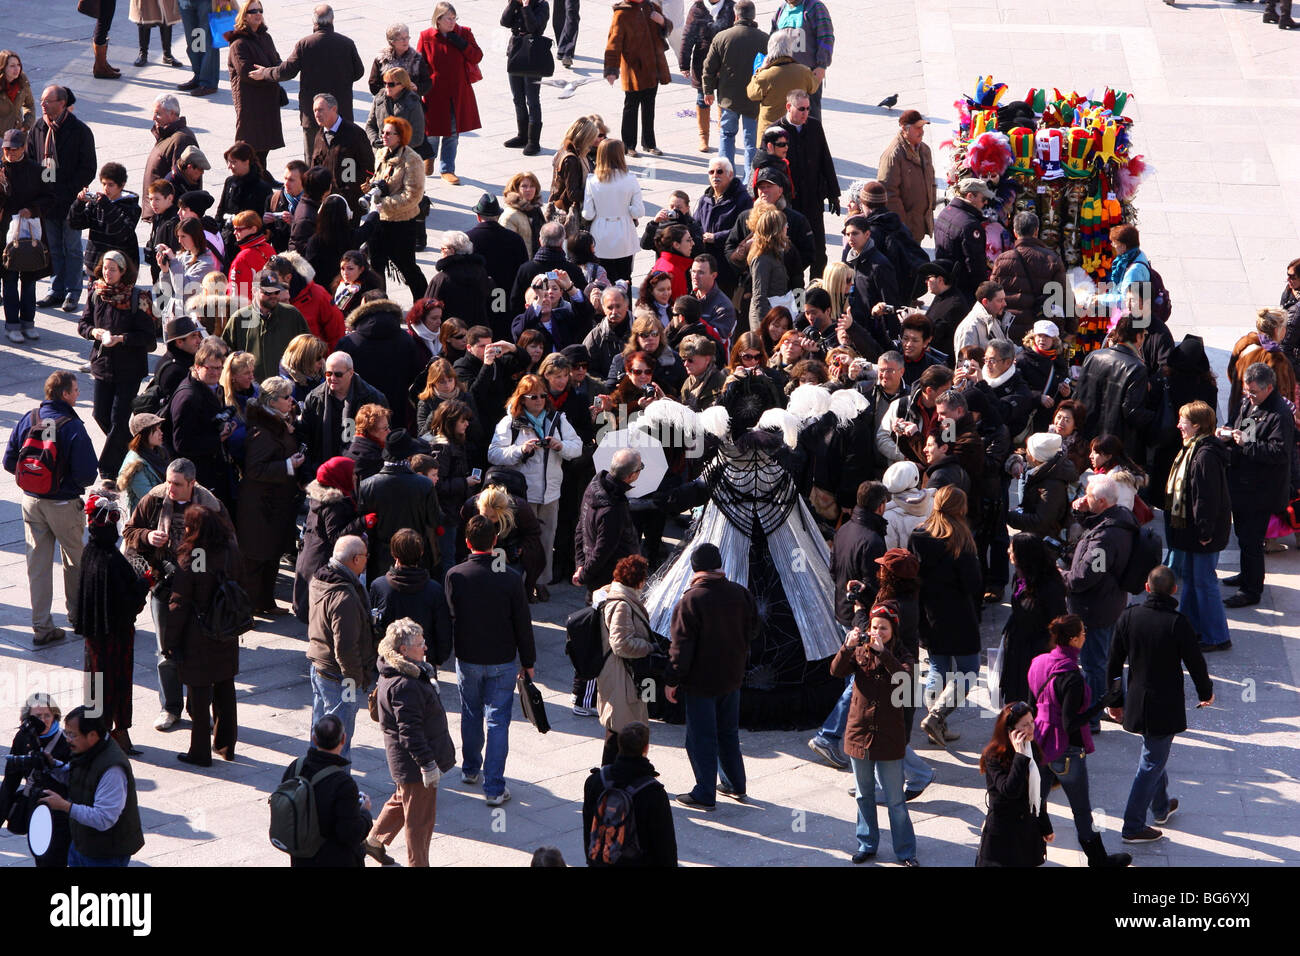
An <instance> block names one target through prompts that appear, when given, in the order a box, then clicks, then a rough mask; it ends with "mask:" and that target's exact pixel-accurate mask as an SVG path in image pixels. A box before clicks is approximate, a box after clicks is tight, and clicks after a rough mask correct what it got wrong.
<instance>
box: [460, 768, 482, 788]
mask: <svg viewBox="0 0 1300 956" xmlns="http://www.w3.org/2000/svg"><path fill="white" fill-rule="evenodd" d="M460 780H461V783H463V784H465V785H466V786H468V787H476V786H478V785H479V784H480V783H482V782H483V775H482V774H481V773H466V772H465V771H464V770H462V771H461V772H460Z"/></svg>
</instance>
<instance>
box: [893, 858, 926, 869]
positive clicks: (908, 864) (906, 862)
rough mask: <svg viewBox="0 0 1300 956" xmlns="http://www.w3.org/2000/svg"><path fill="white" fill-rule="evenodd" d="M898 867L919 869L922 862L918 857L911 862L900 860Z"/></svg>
mask: <svg viewBox="0 0 1300 956" xmlns="http://www.w3.org/2000/svg"><path fill="white" fill-rule="evenodd" d="M898 865H899V866H910V867H918V866H920V865H921V861H920V860H918V859H917V858H916V857H912V858H911V859H910V860H899V861H898Z"/></svg>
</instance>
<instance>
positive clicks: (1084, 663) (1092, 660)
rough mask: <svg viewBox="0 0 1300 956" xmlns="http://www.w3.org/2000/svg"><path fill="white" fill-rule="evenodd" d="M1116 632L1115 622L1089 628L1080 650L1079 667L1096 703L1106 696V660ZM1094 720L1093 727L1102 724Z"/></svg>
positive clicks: (1098, 720) (1094, 728)
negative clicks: (1107, 625)
mask: <svg viewBox="0 0 1300 956" xmlns="http://www.w3.org/2000/svg"><path fill="white" fill-rule="evenodd" d="M1114 634H1115V625H1114V624H1111V625H1110V626H1109V627H1090V628H1088V639H1087V640H1086V641H1084V642H1083V650H1082V651H1080V652H1079V667H1080V668H1082V670H1083V680H1084V683H1086V684H1087V685H1088V689H1089V690H1090V691H1092V702H1093V703H1094V704H1095V703H1096V702H1097V701H1099V700H1101V699H1102V698H1103V697H1105V696H1106V661H1107V659H1108V658H1109V657H1110V639H1111V638H1112V637H1113V636H1114ZM1094 720H1095V721H1096V722H1095V723H1094V724H1093V725H1092V729H1093V730H1096V729H1097V728H1098V727H1100V726H1101V719H1100V718H1094Z"/></svg>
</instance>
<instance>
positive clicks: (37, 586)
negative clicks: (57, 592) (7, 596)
mask: <svg viewBox="0 0 1300 956" xmlns="http://www.w3.org/2000/svg"><path fill="white" fill-rule="evenodd" d="M81 508H82V501H81V499H80V498H73V499H71V500H69V501H55V500H53V499H51V498H37V497H35V496H34V495H23V537H24V539H25V541H26V544H27V600H28V602H29V603H30V604H31V606H32V633H34V634H36V635H37V636H38V637H44V636H45V635H46V634H49V633H51V632H52V631H53V630H54V619H53V618H52V617H51V616H50V602H51V601H53V600H54V576H53V573H52V572H51V571H50V565H51V564H52V563H53V562H54V544H55V542H58V545H59V552H60V553H61V554H62V556H63V599H64V602H65V604H66V606H67V609H68V620H69V621H71V620H74V619H75V618H76V617H77V601H78V599H79V597H80V594H79V590H78V589H79V588H80V587H81V551H82V549H83V548H84V547H85V537H86V516H85V513H84V512H83V511H82V510H81Z"/></svg>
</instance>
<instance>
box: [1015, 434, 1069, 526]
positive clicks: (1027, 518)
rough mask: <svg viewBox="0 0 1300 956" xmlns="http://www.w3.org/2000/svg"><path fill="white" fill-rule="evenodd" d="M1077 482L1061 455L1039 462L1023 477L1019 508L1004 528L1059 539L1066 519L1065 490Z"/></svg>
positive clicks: (1067, 499) (1066, 498)
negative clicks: (1057, 537) (1023, 484)
mask: <svg viewBox="0 0 1300 956" xmlns="http://www.w3.org/2000/svg"><path fill="white" fill-rule="evenodd" d="M1078 478H1079V472H1078V471H1077V470H1076V469H1075V467H1074V463H1073V462H1072V461H1070V458H1069V456H1068V455H1066V454H1065V452H1059V453H1058V454H1057V455H1056V456H1054V457H1053V458H1051V459H1050V460H1048V461H1045V462H1043V464H1041V465H1039V466H1038V467H1037V468H1035V469H1034V470H1033V471H1032V472H1030V473H1029V474H1028V475H1027V476H1026V477H1025V491H1024V496H1023V497H1022V498H1021V499H1020V507H1019V508H1017V509H1016V510H1015V511H1012V512H1009V513H1008V514H1007V524H1009V525H1011V527H1013V528H1015V529H1016V530H1017V531H1028V532H1029V533H1030V534H1034V535H1037V536H1038V537H1040V538H1051V537H1055V536H1057V535H1059V534H1060V533H1061V529H1062V528H1064V527H1065V525H1066V524H1067V523H1068V522H1069V519H1070V493H1069V486H1070V485H1072V484H1073V483H1074V482H1075V481H1077V480H1078Z"/></svg>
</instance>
